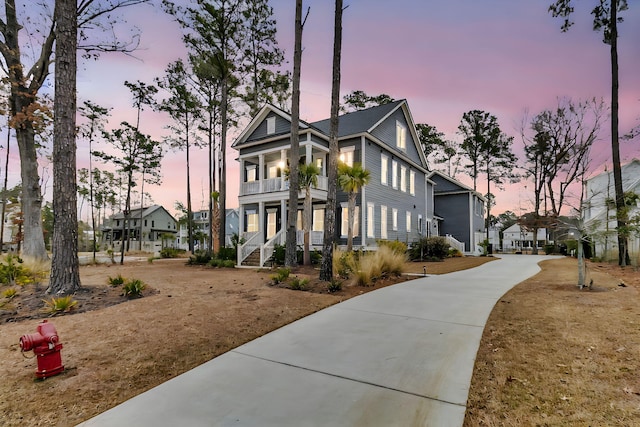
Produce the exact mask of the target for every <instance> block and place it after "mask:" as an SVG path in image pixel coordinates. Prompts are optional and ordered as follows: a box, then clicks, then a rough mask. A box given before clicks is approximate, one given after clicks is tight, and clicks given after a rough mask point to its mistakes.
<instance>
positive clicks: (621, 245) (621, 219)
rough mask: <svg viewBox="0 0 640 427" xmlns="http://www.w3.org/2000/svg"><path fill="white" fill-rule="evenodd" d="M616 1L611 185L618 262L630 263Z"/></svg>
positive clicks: (615, 4)
mask: <svg viewBox="0 0 640 427" xmlns="http://www.w3.org/2000/svg"><path fill="white" fill-rule="evenodd" d="M617 20H618V1H617V0H611V19H610V20H609V22H610V25H611V153H612V160H613V185H614V188H615V193H616V214H617V215H616V218H617V221H618V264H619V265H620V266H622V267H624V266H626V265H628V264H629V263H630V259H629V254H628V252H627V230H626V228H627V211H626V209H625V205H624V189H623V187H622V169H621V165H620V141H619V134H618V117H619V103H618V88H619V80H618V24H617Z"/></svg>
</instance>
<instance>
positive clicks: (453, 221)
mask: <svg viewBox="0 0 640 427" xmlns="http://www.w3.org/2000/svg"><path fill="white" fill-rule="evenodd" d="M429 179H430V180H431V181H432V182H433V183H434V185H435V187H434V206H435V216H436V218H438V224H437V226H436V227H437V229H438V231H439V235H443V236H447V237H450V238H453V239H455V240H451V239H450V242H449V243H450V244H451V246H453V247H458V245H456V244H455V241H458V242H460V243H462V244H463V245H464V247H463V248H459V249H460V250H461V251H462V252H463V253H467V254H480V253H482V252H483V249H482V247H481V246H480V243H482V242H483V241H484V239H485V234H484V232H485V226H484V214H485V210H484V209H485V202H486V200H485V198H484V197H483V196H482V195H481V194H480V193H479V192H477V191H475V190H473V189H472V188H470V187H467V186H466V185H464V184H462V183H461V182H459V181H457V180H455V179H453V178H451V177H450V176H447V175H445V174H444V173H442V172H439V171H433V172H431V174H430V175H429Z"/></svg>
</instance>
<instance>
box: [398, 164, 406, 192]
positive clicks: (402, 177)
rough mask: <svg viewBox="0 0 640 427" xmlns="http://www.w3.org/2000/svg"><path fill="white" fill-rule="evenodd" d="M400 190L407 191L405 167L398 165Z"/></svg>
mask: <svg viewBox="0 0 640 427" xmlns="http://www.w3.org/2000/svg"><path fill="white" fill-rule="evenodd" d="M400 191H402V192H403V193H406V192H407V167H406V166H400Z"/></svg>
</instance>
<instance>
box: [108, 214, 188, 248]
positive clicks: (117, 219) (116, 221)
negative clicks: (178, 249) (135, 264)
mask: <svg viewBox="0 0 640 427" xmlns="http://www.w3.org/2000/svg"><path fill="white" fill-rule="evenodd" d="M177 224H178V222H177V221H176V220H175V218H174V217H173V216H172V215H171V214H170V213H169V211H167V210H166V209H165V208H164V207H163V206H160V205H152V206H149V207H143V208H134V209H131V213H130V214H129V220H128V221H126V222H125V215H124V213H123V212H118V213H116V214H114V215H113V216H111V218H109V219H108V220H107V222H105V224H104V226H103V227H102V239H103V243H104V244H107V245H108V246H110V247H112V248H113V249H114V250H115V251H120V243H121V241H122V233H123V232H124V238H125V240H128V241H129V250H142V251H147V252H158V251H160V249H161V248H162V245H163V244H164V243H165V242H166V240H167V237H168V236H172V239H171V240H173V238H174V237H175V236H176V234H177V233H178V230H177ZM125 249H126V246H125Z"/></svg>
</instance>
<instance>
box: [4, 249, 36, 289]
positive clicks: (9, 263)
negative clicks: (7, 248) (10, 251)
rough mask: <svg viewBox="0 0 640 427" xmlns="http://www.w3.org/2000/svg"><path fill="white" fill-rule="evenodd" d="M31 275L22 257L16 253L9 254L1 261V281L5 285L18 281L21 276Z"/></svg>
mask: <svg viewBox="0 0 640 427" xmlns="http://www.w3.org/2000/svg"><path fill="white" fill-rule="evenodd" d="M25 276H29V271H28V270H27V269H26V268H25V267H24V265H23V261H22V258H20V257H19V256H16V255H7V257H6V258H5V259H4V260H3V261H2V262H0V283H3V284H5V285H8V284H12V283H16V282H18V281H20V280H19V278H24V277H25Z"/></svg>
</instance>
